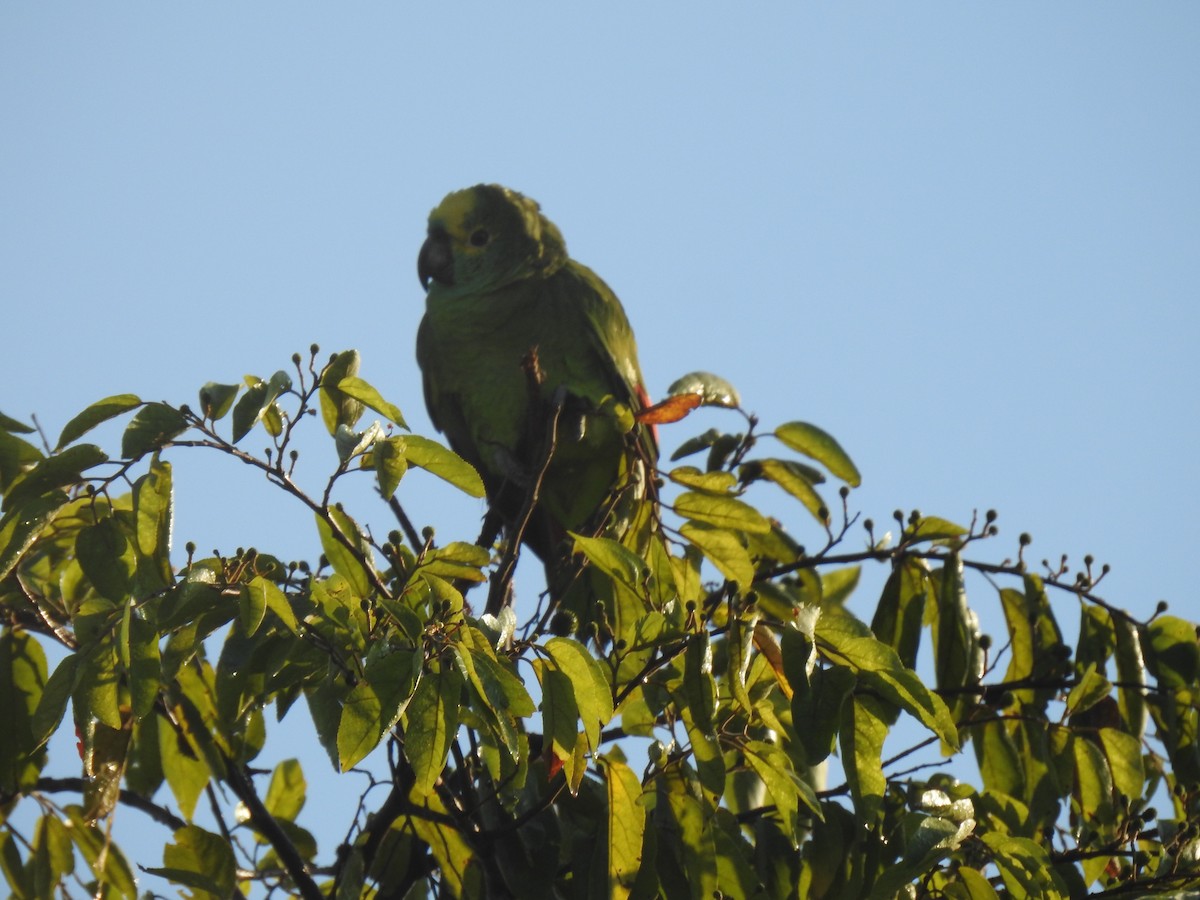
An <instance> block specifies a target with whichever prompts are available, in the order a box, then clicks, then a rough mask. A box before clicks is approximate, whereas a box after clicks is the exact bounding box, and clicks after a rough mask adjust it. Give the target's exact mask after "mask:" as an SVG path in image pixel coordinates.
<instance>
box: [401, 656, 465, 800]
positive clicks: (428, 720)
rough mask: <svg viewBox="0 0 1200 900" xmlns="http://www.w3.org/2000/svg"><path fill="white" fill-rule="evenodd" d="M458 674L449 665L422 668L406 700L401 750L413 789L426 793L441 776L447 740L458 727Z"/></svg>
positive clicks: (452, 736) (448, 744)
mask: <svg viewBox="0 0 1200 900" xmlns="http://www.w3.org/2000/svg"><path fill="white" fill-rule="evenodd" d="M462 683H463V682H462V676H461V675H460V674H459V673H458V670H457V669H456V668H454V667H453V666H449V667H446V668H444V669H442V670H441V671H440V672H437V671H435V672H426V673H425V675H424V676H423V677H422V678H421V680H420V682H418V684H417V690H416V693H414V694H413V698H412V700H411V701H410V702H409V704H408V710H407V712H406V717H407V720H408V726H407V728H406V729H405V733H406V735H407V739H406V741H405V744H404V754H405V756H407V757H408V761H409V763H410V764H411V765H412V767H413V772H414V773H415V775H416V781H415V784H414V788H413V790H414V791H416V792H418V793H419V794H420V795H421V796H425V795H427V794H429V793H430V792H431V791H432V790H433V788H434V786H435V785H436V784H437V781H438V778H440V777H441V774H442V769H443V768H444V767H445V764H446V754H447V752H449V749H450V741H451V740H453V739H454V735H455V732H457V731H458V706H459V693H460V691H461V690H462Z"/></svg>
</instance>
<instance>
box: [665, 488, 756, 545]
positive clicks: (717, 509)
mask: <svg viewBox="0 0 1200 900" xmlns="http://www.w3.org/2000/svg"><path fill="white" fill-rule="evenodd" d="M672 506H673V507H674V509H675V512H676V513H678V514H679V515H681V516H683V517H684V518H685V519H692V520H693V521H697V522H703V523H705V524H707V525H712V526H715V527H717V528H728V529H731V530H738V531H748V532H752V533H755V534H766V533H767V532H769V531H770V530H771V523H770V522H768V521H767V520H766V519H765V518H764V517H763V515H762V513H760V512H759V511H758V510H757V509H755V508H754V507H753V506H751V505H750V504H748V503H743V502H742V501H741V500H736V499H734V498H733V497H717V496H713V495H712V494H702V493H699V492H697V491H688V492H686V493H683V494H680V495H679V496H678V497H676V498H675V502H674V503H673V504H672Z"/></svg>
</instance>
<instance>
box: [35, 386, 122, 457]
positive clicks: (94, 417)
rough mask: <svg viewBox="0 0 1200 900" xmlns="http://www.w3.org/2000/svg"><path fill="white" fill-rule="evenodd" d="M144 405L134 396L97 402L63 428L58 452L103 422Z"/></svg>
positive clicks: (116, 395)
mask: <svg viewBox="0 0 1200 900" xmlns="http://www.w3.org/2000/svg"><path fill="white" fill-rule="evenodd" d="M141 405H142V401H141V398H139V397H137V396H136V395H134V394H114V395H113V396H111V397H105V398H104V399H103V400H97V401H96V402H95V403H93V404H92V405H91V406H89V407H88V408H87V409H85V410H84V411H83V412H81V413H79V415H77V416H75V418H73V419H71V421H70V422H68V423H67V424H66V425H65V426H63V430H62V434H60V435H59V437H58V444H57V446H56V447H55V449H56V450H61V449H62V448H63V447H65V446H66V445H67V444H69V443H71V442H72V441H74V440H77V439H78V438H80V437H82V436H83V435H85V434H87V433H88V432H89V431H91V430H92V429H93V428H95V427H96V426H97V425H99V424H100V423H101V422H107V421H108V420H109V419H112V418H115V417H117V416H119V415H121V414H122V413H126V412H129V410H131V409H135V408H136V407H139V406H141Z"/></svg>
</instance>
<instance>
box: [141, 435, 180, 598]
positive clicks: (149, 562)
mask: <svg viewBox="0 0 1200 900" xmlns="http://www.w3.org/2000/svg"><path fill="white" fill-rule="evenodd" d="M172 484H173V482H172V478H171V464H170V463H168V462H163V461H162V460H160V459H159V458H158V457H157V456H155V457H153V458H152V459H151V462H150V471H148V472H147V473H146V474H145V475H143V476H142V477H141V478H139V479H138V480H137V481H136V482H134V485H133V516H134V529H135V533H134V538H135V539H134V549H135V550H136V556H137V565H136V567H135V581H134V585H135V586H134V591H135V593H136V594H137V596H138V597H139V598H142V597H146V596H149V595H151V594H156V593H159V592H161V591H164V590H166V589H167V588H169V587H171V586H172V585H173V584H174V583H175V575H174V571H173V570H172V568H171V525H172V520H173V515H172V509H171V497H172Z"/></svg>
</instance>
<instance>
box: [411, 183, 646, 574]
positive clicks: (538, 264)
mask: <svg viewBox="0 0 1200 900" xmlns="http://www.w3.org/2000/svg"><path fill="white" fill-rule="evenodd" d="M418 269H419V272H420V276H421V281H422V284H424V285H426V286H427V290H428V295H427V300H426V312H425V317H424V318H423V319H422V321H421V326H420V329H419V331H418V334H417V360H418V362H419V363H420V365H421V370H422V373H423V374H424V380H425V399H426V403H427V405H428V407H429V413H430V417H431V418H432V419H433V422H434V425H435V426H436V427H437V428H439V429H440V430H441V431H443V432H445V434H446V436H447V438H448V439H449V441H450V445H451V446H452V447H453V448H454V449H455V451H456V452H458V453H459V455H461V456H462V457H463V458H464V459H466V460H467V461H469V462H470V463H472V464H473V465H474V466H475V467H476V468H477V469H478V470H479V472H480V474H481V475H482V477H483V480H484V484H485V486H486V487H487V492H488V499H489V503H490V505H491V508H492V509H493V510H494V511H495V512H496V513H497V514H498V515H499V516H500V518H501V521H502V522H503V523H504V525H505V527H506V528H507V529H508V530H509V532H510V534H511V532H512V529H513V527H514V525H515V522H516V519H517V518H518V516H519V513H520V512H521V510H522V508H523V506H524V505H525V503H526V499H527V497H528V496H529V492H530V490H531V488H532V487H533V485H534V483H535V482H536V476H537V474H538V471H539V470H540V468H541V467H542V465H543V464H544V463H545V462H546V454H545V449H546V448H547V447H548V446H549V445H550V442H549V440H548V432H549V429H550V427H551V425H552V424H553V423H554V421H555V415H556V414H557V429H556V434H555V437H554V440H553V443H552V446H553V453H552V455H551V456H550V457H549V462H548V465H547V466H546V469H545V473H544V478H543V479H542V480H541V482H540V485H539V487H540V493H539V495H538V502H537V504H536V505H535V506H534V507H533V510H532V516H531V517H530V519H529V522H528V525H527V526H526V528H525V531H524V533H523V535H522V537H523V540H524V541H525V543H526V544H527V545H528V546H529V547H530V548H531V549H532V550H533V551H534V552H535V553H536V554H537V555H538V556H539V557H540V558H541V559H542V560H543V561H544V562H546V563H547V568H548V570H549V569H550V568H551V565H552V564H553V563H554V561H555V560H556V559H558V558H560V557H561V556H562V555H563V548H562V547H561V546H560V545H561V542H562V540H563V538H564V537H565V532H566V531H568V530H570V531H575V532H587V533H590V534H602V535H604V536H607V537H614V538H617V539H621V538H622V537H623V536H624V532H625V530H626V529H627V523H628V520H629V519H630V514H629V508H628V504H624V505H623V504H622V502H621V494H622V493H624V494H625V495H626V496H627V497H628V496H632V497H633V498H634V499H638V500H640V499H642V498H645V497H647V496H649V495H650V492H651V491H652V488H651V487H650V485H649V477H648V473H651V472H652V468H651V467H652V464H653V463H654V461H655V459H656V456H657V448H656V446H655V441H654V436H653V433H652V432H651V430H650V429H649V428H648V427H647V426H643V425H639V424H636V423H635V421H634V418H633V416H634V413H635V412H636V411H637V410H639V409H640V408H642V407H643V405H644V404H645V397H646V392H645V388H644V387H643V384H642V376H641V371H640V370H639V368H638V363H637V347H636V344H635V342H634V337H633V331H632V329H631V328H630V326H629V321H628V319H627V318H626V316H625V311H624V310H623V309H622V308H621V304H620V302H619V301H618V300H617V298H616V296H615V295H614V294H613V292H612V291H611V290H610V289H609V287H608V286H607V285H606V284H605V283H604V282H603V281H602V280H601V279H600V277H599V276H597V275H596V274H595V273H594V272H593V271H592V270H591V269H589V268H587V267H586V266H583V265H580V264H579V263H577V262H575V261H574V260H572V259H570V258H569V257H568V256H567V251H566V246H565V244H564V242H563V239H562V235H561V234H560V233H559V231H558V229H557V228H556V227H555V226H554V225H553V223H551V222H550V221H549V220H548V219H546V218H545V216H543V215H542V214H541V212H540V210H539V208H538V205H537V204H536V203H534V202H533V201H532V200H530V199H528V198H526V197H524V196H522V195H521V194H518V193H516V192H515V191H510V190H508V189H506V188H502V187H499V186H496V185H478V186H476V187H472V188H467V189H466V190H463V191H456V192H455V193H452V194H450V195H448V196H447V197H446V198H445V200H443V201H442V203H441V204H440V205H439V206H438V207H437V208H436V209H435V210H433V212H432V213H431V214H430V217H429V237H428V239H427V240H426V242H425V244H424V246H423V247H422V248H421V255H420V259H419V262H418ZM532 355H535V356H536V360H537V368H538V370H539V372H540V376H541V382H540V385H536V386H535V384H534V382H533V381H532V379H531V376H530V372H529V361H530V360H531V359H532ZM523 362H524V363H525V365H523ZM556 411H557V413H556ZM614 507H615V508H614ZM551 587H552V590H553V585H552V586H551Z"/></svg>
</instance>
